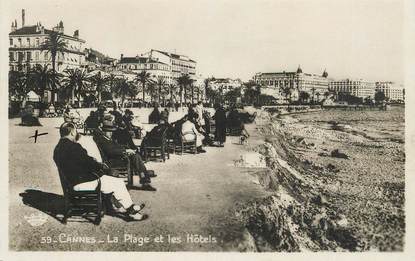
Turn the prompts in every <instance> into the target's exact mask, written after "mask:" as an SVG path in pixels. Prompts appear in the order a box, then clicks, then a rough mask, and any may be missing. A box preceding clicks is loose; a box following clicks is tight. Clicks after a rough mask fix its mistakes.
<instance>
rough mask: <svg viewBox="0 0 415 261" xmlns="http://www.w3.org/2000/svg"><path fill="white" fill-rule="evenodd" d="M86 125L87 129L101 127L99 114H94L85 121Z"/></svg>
mask: <svg viewBox="0 0 415 261" xmlns="http://www.w3.org/2000/svg"><path fill="white" fill-rule="evenodd" d="M85 125H86V127H87V128H94V129H96V128H98V126H99V117H98V113H97V112H94V113H93V114H92V115H89V116H88V117H87V118H86V120H85Z"/></svg>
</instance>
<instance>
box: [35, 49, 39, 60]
mask: <svg viewBox="0 0 415 261" xmlns="http://www.w3.org/2000/svg"><path fill="white" fill-rule="evenodd" d="M35 61H39V52H38V51H36V52H35Z"/></svg>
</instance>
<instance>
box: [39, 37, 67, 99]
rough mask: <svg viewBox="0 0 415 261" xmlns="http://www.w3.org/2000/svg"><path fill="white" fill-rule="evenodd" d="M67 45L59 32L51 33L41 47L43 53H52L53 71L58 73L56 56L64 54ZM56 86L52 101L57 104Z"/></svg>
mask: <svg viewBox="0 0 415 261" xmlns="http://www.w3.org/2000/svg"><path fill="white" fill-rule="evenodd" d="M67 46H68V45H67V43H66V41H65V40H64V39H63V34H62V33H59V32H54V31H52V32H50V33H49V35H48V36H47V37H46V40H45V42H44V43H43V44H42V45H41V46H40V49H41V50H42V51H46V52H47V53H50V55H51V59H52V71H53V72H54V73H56V56H57V55H58V53H62V54H63V52H64V51H65V50H66V48H67ZM56 91H57V90H56V88H55V86H52V88H51V92H52V99H51V102H52V103H54V102H55V92H56Z"/></svg>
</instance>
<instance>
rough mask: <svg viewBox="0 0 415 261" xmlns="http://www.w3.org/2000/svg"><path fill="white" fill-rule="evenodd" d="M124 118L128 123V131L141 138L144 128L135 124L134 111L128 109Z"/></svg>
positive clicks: (126, 123)
mask: <svg viewBox="0 0 415 261" xmlns="http://www.w3.org/2000/svg"><path fill="white" fill-rule="evenodd" d="M122 119H123V121H124V123H125V125H126V128H127V131H129V132H131V133H133V134H134V136H135V138H137V139H140V138H141V129H142V128H141V127H139V126H136V125H134V124H133V119H134V113H133V112H132V111H131V110H129V109H126V110H125V113H124V116H122Z"/></svg>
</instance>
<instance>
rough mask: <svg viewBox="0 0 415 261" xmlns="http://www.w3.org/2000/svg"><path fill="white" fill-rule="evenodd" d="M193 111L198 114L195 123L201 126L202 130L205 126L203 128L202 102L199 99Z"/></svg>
mask: <svg viewBox="0 0 415 261" xmlns="http://www.w3.org/2000/svg"><path fill="white" fill-rule="evenodd" d="M195 112H196V113H197V115H198V118H197V123H198V125H199V126H200V127H201V128H203V129H204V130H206V128H205V119H204V117H203V104H202V101H199V102H198V103H197V105H196V107H195Z"/></svg>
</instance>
